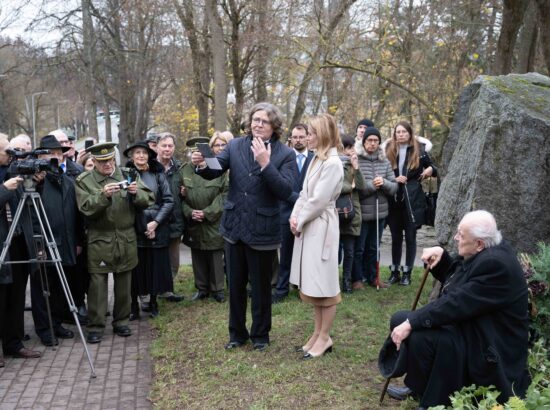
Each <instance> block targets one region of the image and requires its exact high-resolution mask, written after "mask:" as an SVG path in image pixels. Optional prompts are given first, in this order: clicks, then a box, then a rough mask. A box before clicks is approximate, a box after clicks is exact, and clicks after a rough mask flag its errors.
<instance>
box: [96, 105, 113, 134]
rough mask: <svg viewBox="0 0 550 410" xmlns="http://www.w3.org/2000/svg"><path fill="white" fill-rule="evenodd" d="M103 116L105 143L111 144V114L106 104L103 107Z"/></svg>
mask: <svg viewBox="0 0 550 410" xmlns="http://www.w3.org/2000/svg"><path fill="white" fill-rule="evenodd" d="M103 115H104V116H105V142H111V141H113V136H112V135H111V113H110V110H109V104H108V103H105V105H104V106H103ZM98 138H99V136H98ZM98 142H99V141H98Z"/></svg>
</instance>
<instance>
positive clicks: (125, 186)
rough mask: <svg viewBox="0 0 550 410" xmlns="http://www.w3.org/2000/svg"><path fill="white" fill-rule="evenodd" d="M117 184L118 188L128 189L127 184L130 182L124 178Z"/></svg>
mask: <svg viewBox="0 0 550 410" xmlns="http://www.w3.org/2000/svg"><path fill="white" fill-rule="evenodd" d="M117 185H118V186H119V187H120V189H128V185H130V184H129V183H128V181H126V180H125V181H120V182H119V183H118V184H117Z"/></svg>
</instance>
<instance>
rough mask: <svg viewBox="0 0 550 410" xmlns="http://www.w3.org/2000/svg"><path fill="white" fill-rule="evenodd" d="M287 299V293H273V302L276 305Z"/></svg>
mask: <svg viewBox="0 0 550 410" xmlns="http://www.w3.org/2000/svg"><path fill="white" fill-rule="evenodd" d="M285 299H286V295H272V296H271V304H273V305H275V304H277V303H281V302H283V301H284V300H285Z"/></svg>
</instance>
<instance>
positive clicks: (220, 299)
mask: <svg viewBox="0 0 550 410" xmlns="http://www.w3.org/2000/svg"><path fill="white" fill-rule="evenodd" d="M212 298H214V300H215V301H216V302H218V303H223V302H225V295H224V294H223V291H222V292H216V293H214V294H212Z"/></svg>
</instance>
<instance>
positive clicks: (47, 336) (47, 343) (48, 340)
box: [40, 332, 59, 346]
mask: <svg viewBox="0 0 550 410" xmlns="http://www.w3.org/2000/svg"><path fill="white" fill-rule="evenodd" d="M40 341H41V342H42V344H43V345H44V346H57V345H58V344H59V342H58V340H57V338H56V337H54V338H53V340H52V335H50V332H48V333H47V334H45V335H44V336H40Z"/></svg>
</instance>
